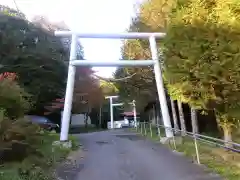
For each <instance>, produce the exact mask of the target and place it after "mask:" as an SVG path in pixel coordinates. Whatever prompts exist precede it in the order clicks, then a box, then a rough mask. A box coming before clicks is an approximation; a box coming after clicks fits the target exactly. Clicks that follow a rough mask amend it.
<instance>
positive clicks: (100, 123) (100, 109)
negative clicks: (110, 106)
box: [99, 105, 102, 128]
mask: <svg viewBox="0 0 240 180" xmlns="http://www.w3.org/2000/svg"><path fill="white" fill-rule="evenodd" d="M99 127H100V128H102V105H100V108H99Z"/></svg>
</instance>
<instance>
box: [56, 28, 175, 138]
mask: <svg viewBox="0 0 240 180" xmlns="http://www.w3.org/2000/svg"><path fill="white" fill-rule="evenodd" d="M55 35H56V36H62V37H72V40H71V49H70V58H69V59H70V60H69V67H68V78H67V87H66V94H65V102H64V110H63V116H62V124H61V134H60V141H67V140H68V132H69V123H70V117H71V109H72V97H73V90H74V80H75V72H76V66H106V67H109V66H150V65H153V66H154V72H155V79H156V85H157V91H158V97H159V101H160V107H161V112H162V118H163V123H164V126H165V127H168V128H170V127H171V121H170V116H169V111H168V106H167V100H166V95H165V91H164V85H163V78H162V72H161V67H160V62H159V59H158V51H157V44H156V38H163V37H164V36H165V33H137V32H131V33H101V34H100V33H78V32H73V31H56V32H55ZM79 38H101V39H148V40H149V43H150V50H151V54H152V60H119V61H114V62H113V61H112V62H106V61H97V60H94V61H88V60H84V61H81V59H80V60H77V59H76V55H77V48H76V47H77V42H78V39H79ZM168 128H167V129H166V130H165V132H166V137H173V132H172V131H171V130H170V129H168Z"/></svg>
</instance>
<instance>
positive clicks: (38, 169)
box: [0, 133, 79, 180]
mask: <svg viewBox="0 0 240 180" xmlns="http://www.w3.org/2000/svg"><path fill="white" fill-rule="evenodd" d="M57 140H59V135H58V134H55V133H44V134H43V135H42V143H41V144H40V145H39V147H38V149H39V151H40V152H43V156H42V157H37V156H33V155H31V156H28V157H27V158H25V159H24V160H23V161H22V162H18V163H5V164H3V165H1V166H0V179H1V180H53V179H54V178H55V173H54V167H55V166H56V165H57V164H58V163H59V162H61V161H62V160H64V159H65V158H66V156H67V155H68V154H69V153H70V152H71V151H72V150H76V149H78V147H79V144H78V141H77V139H76V138H75V137H73V136H70V140H72V148H71V149H67V148H64V147H60V146H53V145H52V143H53V142H54V141H57Z"/></svg>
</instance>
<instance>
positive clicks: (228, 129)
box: [222, 123, 233, 148]
mask: <svg viewBox="0 0 240 180" xmlns="http://www.w3.org/2000/svg"><path fill="white" fill-rule="evenodd" d="M222 129H223V134H224V141H225V146H226V147H228V148H232V147H233V145H232V144H231V143H229V142H232V126H231V125H228V124H227V123H224V125H222Z"/></svg>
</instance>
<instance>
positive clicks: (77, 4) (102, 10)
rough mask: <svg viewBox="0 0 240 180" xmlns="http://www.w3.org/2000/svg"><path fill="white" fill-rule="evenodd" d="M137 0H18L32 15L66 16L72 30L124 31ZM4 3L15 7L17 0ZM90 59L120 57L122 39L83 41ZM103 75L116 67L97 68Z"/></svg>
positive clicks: (61, 18) (21, 8)
mask: <svg viewBox="0 0 240 180" xmlns="http://www.w3.org/2000/svg"><path fill="white" fill-rule="evenodd" d="M136 2H137V0H16V3H17V5H18V8H19V9H20V10H21V11H22V12H23V13H24V14H26V16H27V17H28V18H29V19H31V18H32V17H33V16H35V15H46V16H48V17H49V19H50V20H51V21H61V20H63V21H64V22H65V23H66V24H67V25H68V26H69V28H70V29H71V30H76V31H80V32H105V33H106V32H111V33H113V32H124V31H125V30H126V29H127V28H128V26H129V24H130V23H131V18H132V17H133V16H134V12H135V11H134V5H135V3H136ZM0 4H3V5H7V6H10V7H12V8H15V4H14V1H13V0H0ZM81 43H82V45H83V46H84V53H85V58H86V59H88V58H89V59H96V60H97V59H101V60H102V59H106V61H109V60H118V59H119V58H120V57H121V52H120V47H121V41H120V40H100V39H98V40H96V39H95V40H93V39H84V40H82V41H81ZM94 70H97V71H99V73H98V74H99V75H101V76H104V77H110V76H111V75H112V73H113V72H114V70H115V68H94Z"/></svg>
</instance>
